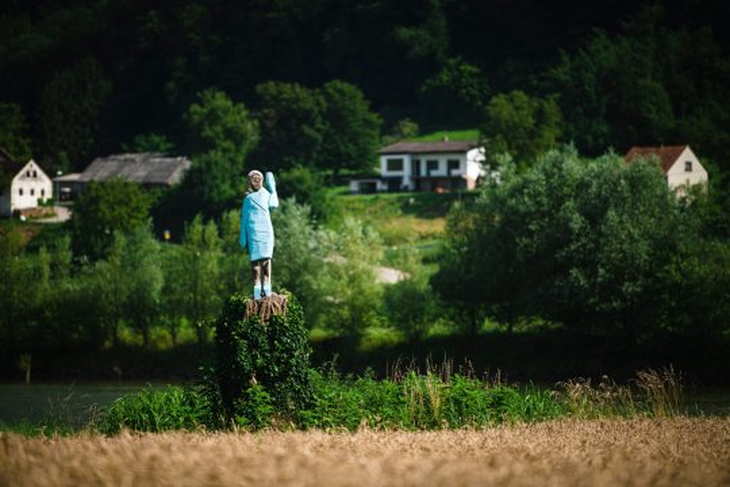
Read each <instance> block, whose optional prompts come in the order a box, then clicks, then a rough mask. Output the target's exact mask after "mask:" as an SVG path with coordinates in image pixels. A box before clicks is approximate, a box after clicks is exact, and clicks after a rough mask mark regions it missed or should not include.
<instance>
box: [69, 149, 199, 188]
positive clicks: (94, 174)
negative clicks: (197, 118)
mask: <svg viewBox="0 0 730 487" xmlns="http://www.w3.org/2000/svg"><path fill="white" fill-rule="evenodd" d="M189 167H190V160H189V159H188V158H187V157H171V156H168V155H166V154H163V153H160V152H141V153H134V154H115V155H111V156H108V157H99V158H97V159H94V161H92V163H91V164H90V165H89V167H87V168H86V170H84V172H82V173H81V175H80V176H79V177H78V181H79V182H81V183H88V182H90V181H97V182H101V181H107V180H109V179H112V178H123V179H126V180H128V181H132V182H135V183H140V184H150V185H157V184H160V185H168V186H171V185H173V184H175V183H177V182H179V181H180V180H182V178H183V176H184V174H185V171H187V169H188V168H189Z"/></svg>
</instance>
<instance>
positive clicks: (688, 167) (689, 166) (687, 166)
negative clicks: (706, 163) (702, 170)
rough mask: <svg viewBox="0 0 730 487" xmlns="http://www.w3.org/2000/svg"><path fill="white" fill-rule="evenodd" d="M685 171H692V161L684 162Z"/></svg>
mask: <svg viewBox="0 0 730 487" xmlns="http://www.w3.org/2000/svg"><path fill="white" fill-rule="evenodd" d="M684 172H692V161H685V162H684Z"/></svg>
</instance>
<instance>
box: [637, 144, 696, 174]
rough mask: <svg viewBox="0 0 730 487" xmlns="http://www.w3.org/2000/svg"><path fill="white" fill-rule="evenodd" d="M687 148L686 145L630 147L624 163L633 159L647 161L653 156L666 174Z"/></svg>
mask: <svg viewBox="0 0 730 487" xmlns="http://www.w3.org/2000/svg"><path fill="white" fill-rule="evenodd" d="M687 147H689V146H688V145H666V146H665V145H663V146H660V147H632V148H631V149H629V151H628V152H627V153H626V157H625V158H624V159H626V162H631V161H633V160H634V159H649V158H650V157H652V156H655V157H656V158H657V159H659V163H660V164H661V166H662V171H664V173H665V174H666V173H667V171H669V169H670V168H671V167H672V166H673V165H674V163H675V162H677V159H679V156H681V155H682V152H684V150H685V149H686V148H687Z"/></svg>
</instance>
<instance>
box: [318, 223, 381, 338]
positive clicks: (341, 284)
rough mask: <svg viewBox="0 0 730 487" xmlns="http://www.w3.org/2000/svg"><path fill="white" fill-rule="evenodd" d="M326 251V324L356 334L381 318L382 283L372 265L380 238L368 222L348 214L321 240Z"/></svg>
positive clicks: (375, 259) (375, 323)
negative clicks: (328, 302) (327, 253)
mask: <svg viewBox="0 0 730 487" xmlns="http://www.w3.org/2000/svg"><path fill="white" fill-rule="evenodd" d="M323 243H324V244H325V245H326V247H325V248H326V249H327V250H328V251H329V255H328V257H327V263H326V267H325V270H324V273H323V280H324V283H323V284H324V285H323V288H324V296H327V298H328V299H329V300H330V304H329V306H327V308H326V310H325V318H324V319H325V326H326V327H328V328H330V329H332V330H335V331H338V332H344V333H350V334H359V333H362V332H363V331H364V330H365V329H366V328H368V327H369V326H376V325H379V324H381V323H382V321H383V308H382V303H383V287H382V285H381V284H379V283H377V282H376V274H375V272H376V270H375V266H376V265H377V263H378V262H379V261H380V258H381V257H382V244H381V242H380V238H379V236H378V235H377V233H375V231H374V230H372V229H371V228H370V227H368V226H364V225H362V224H361V223H360V222H359V221H358V220H355V219H353V218H350V217H347V218H345V219H344V221H343V223H342V224H341V226H340V227H339V228H337V230H336V231H330V232H328V233H327V235H326V240H324V242H323Z"/></svg>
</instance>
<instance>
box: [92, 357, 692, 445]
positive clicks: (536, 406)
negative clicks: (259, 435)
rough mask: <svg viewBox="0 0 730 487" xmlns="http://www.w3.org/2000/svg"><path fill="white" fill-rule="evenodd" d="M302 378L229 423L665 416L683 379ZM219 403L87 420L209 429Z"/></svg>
mask: <svg viewBox="0 0 730 487" xmlns="http://www.w3.org/2000/svg"><path fill="white" fill-rule="evenodd" d="M310 375H311V383H312V392H313V396H312V397H313V400H312V401H311V402H310V403H309V404H308V405H306V406H304V407H303V408H301V409H300V410H298V411H296V412H295V413H294V415H285V414H284V413H283V412H281V411H276V410H275V409H272V408H271V403H270V401H268V400H266V398H267V397H268V395H267V394H266V393H265V391H263V390H262V389H261V386H260V385H258V386H257V385H254V386H253V387H252V389H251V391H252V392H251V393H250V394H248V395H247V397H249V400H250V401H252V402H251V404H250V405H249V406H250V407H249V408H247V410H250V411H249V412H250V413H251V414H250V415H251V416H252V417H255V421H252V420H251V418H249V417H247V418H243V417H242V418H240V421H239V419H238V418H236V420H235V421H234V424H236V425H238V426H246V427H252V428H253V429H260V428H261V427H269V428H275V429H291V428H298V429H325V430H338V429H346V430H351V431H354V430H356V429H358V428H360V427H362V426H367V427H369V428H374V429H385V430H409V431H416V430H439V429H459V428H484V427H491V426H498V425H501V424H518V423H524V422H540V421H545V420H550V419H556V418H581V419H596V418H610V417H624V418H635V417H670V416H677V415H680V414H681V413H682V410H681V409H680V400H679V398H680V396H681V394H682V381H681V377H680V375H679V374H677V373H675V371H674V369H671V368H669V369H662V370H660V371H654V370H644V371H640V372H639V373H638V374H637V378H636V380H635V382H634V387H631V386H630V385H624V386H621V385H618V384H616V383H615V382H613V381H611V380H609V379H607V378H604V380H602V381H601V383H600V384H599V385H598V386H597V387H593V386H592V385H591V381H590V380H583V379H581V380H572V381H568V382H565V383H562V384H559V385H558V387H557V388H540V387H537V386H535V385H532V384H527V385H524V386H518V385H516V384H507V383H505V382H504V381H503V380H502V379H501V377H500V376H499V375H498V376H496V377H494V376H488V375H485V376H482V377H477V376H475V375H474V373H473V371H472V370H471V369H470V368H469V367H462V368H461V369H460V370H458V371H457V370H455V369H454V367H453V363H451V362H448V361H446V362H444V363H443V364H442V365H440V366H433V365H431V364H428V365H427V369H426V370H425V371H424V372H421V371H419V370H417V369H413V368H403V367H397V366H396V367H395V368H394V370H392V371H391V373H390V375H389V377H387V378H384V379H377V378H376V377H375V376H374V374H372V373H365V374H363V375H362V376H353V375H347V376H342V375H340V374H339V373H338V372H337V371H336V370H335V369H334V366H330V367H329V368H327V369H324V370H321V371H315V370H312V371H311V372H310ZM254 389H255V390H254ZM254 398H256V400H254ZM259 401H260V402H259ZM217 403H218V399H217V398H214V397H211V396H210V394H208V393H206V392H205V391H204V390H203V389H202V388H200V387H195V388H181V387H174V386H169V387H168V388H167V389H164V390H159V389H158V390H143V391H141V392H137V393H134V394H130V395H127V396H124V397H122V398H120V399H118V400H116V401H114V402H113V403H112V404H111V405H110V406H109V408H108V409H107V410H106V412H105V414H104V415H102V416H101V418H100V419H99V421H98V422H96V423H92V424H91V425H90V426H91V427H92V428H93V429H97V430H99V431H101V432H102V433H106V434H109V433H116V432H119V431H121V430H124V429H130V430H134V431H147V432H161V431H168V430H179V429H183V430H196V429H199V428H214V429H216V428H220V427H225V425H224V424H222V423H220V420H219V419H218V416H216V413H215V412H214V411H213V410H212V409H211V407H210V406H211V404H217Z"/></svg>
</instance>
